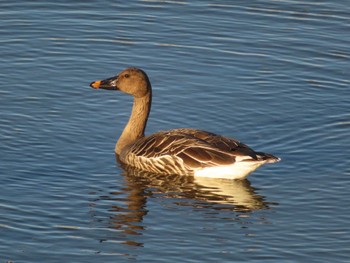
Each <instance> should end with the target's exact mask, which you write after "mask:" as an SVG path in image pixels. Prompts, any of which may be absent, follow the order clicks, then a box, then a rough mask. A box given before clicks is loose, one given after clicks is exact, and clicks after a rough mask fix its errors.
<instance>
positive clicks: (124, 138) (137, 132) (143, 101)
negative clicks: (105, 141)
mask: <svg viewBox="0 0 350 263" xmlns="http://www.w3.org/2000/svg"><path fill="white" fill-rule="evenodd" d="M151 102H152V92H151V90H149V92H148V93H147V94H146V95H145V96H143V97H141V98H136V97H134V104H133V107H132V111H131V116H130V118H129V121H128V123H127V124H126V126H125V128H124V131H123V132H122V134H121V136H120V137H119V140H118V142H117V144H116V146H115V153H116V154H117V155H120V153H121V151H122V150H123V149H124V148H125V147H126V146H128V145H130V144H132V143H134V142H135V141H136V140H137V139H140V138H142V137H144V136H145V129H146V124H147V119H148V115H149V112H150V110H151Z"/></svg>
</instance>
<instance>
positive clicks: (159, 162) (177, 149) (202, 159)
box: [119, 129, 264, 175]
mask: <svg viewBox="0 0 350 263" xmlns="http://www.w3.org/2000/svg"><path fill="white" fill-rule="evenodd" d="M119 158H120V160H121V161H122V162H124V163H126V164H129V165H132V166H134V167H136V168H139V169H142V170H148V171H150V172H156V173H164V172H165V173H167V174H187V175H191V174H193V172H194V171H195V170H196V169H202V168H206V167H213V166H223V165H230V164H233V163H234V162H236V161H238V160H239V161H259V160H260V159H261V160H263V159H262V158H264V156H260V155H259V154H258V153H256V152H254V151H253V150H252V149H250V148H249V147H248V146H246V145H245V144H243V143H240V142H239V141H237V140H234V139H229V138H226V137H223V136H219V135H216V134H214V133H210V132H206V131H201V130H196V129H174V130H170V131H163V132H158V133H155V134H152V135H150V136H147V137H144V138H141V139H139V140H138V141H136V142H135V143H134V144H132V145H131V146H130V147H126V149H125V150H124V151H123V152H122V153H121V155H120V157H119Z"/></svg>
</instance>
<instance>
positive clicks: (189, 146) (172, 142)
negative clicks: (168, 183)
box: [90, 67, 280, 179]
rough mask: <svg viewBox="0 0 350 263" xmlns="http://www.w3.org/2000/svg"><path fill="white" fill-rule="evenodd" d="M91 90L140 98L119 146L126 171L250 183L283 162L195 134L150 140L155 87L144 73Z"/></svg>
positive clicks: (183, 131)
mask: <svg viewBox="0 0 350 263" xmlns="http://www.w3.org/2000/svg"><path fill="white" fill-rule="evenodd" d="M90 86H91V87H92V88H94V89H106V90H119V91H121V92H124V93H127V94H129V95H132V96H133V97H134V101H133V106H132V111H131V115H130V118H129V120H128V122H127V124H126V126H125V128H124V130H123V132H122V133H121V135H120V137H119V139H118V141H117V143H116V146H115V154H116V156H117V159H118V161H119V162H121V163H122V164H123V165H127V166H131V167H134V168H136V169H138V170H143V171H147V172H151V173H156V174H164V175H171V174H176V175H190V176H198V177H212V178H226V179H244V178H246V177H247V176H248V175H249V174H250V173H252V172H253V171H254V170H256V169H257V168H258V167H260V166H261V165H263V164H265V163H275V162H278V161H280V158H278V157H276V156H273V155H272V154H268V153H263V152H255V151H254V150H253V149H251V148H250V147H248V146H247V145H245V144H243V143H241V142H240V141H238V140H236V139H233V138H227V137H224V136H220V135H217V134H214V133H211V132H207V131H203V130H198V129H193V128H178V129H173V130H168V131H160V132H157V133H154V134H151V135H148V136H145V128H146V124H147V120H148V116H149V113H150V110H151V102H152V87H151V83H150V80H149V78H148V76H147V74H146V73H145V72H144V71H143V70H141V69H139V68H135V67H131V68H127V69H125V70H123V71H121V72H120V73H119V74H117V75H116V76H113V77H111V78H107V79H104V80H97V81H93V82H91V83H90Z"/></svg>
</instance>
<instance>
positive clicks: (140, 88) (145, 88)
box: [90, 68, 151, 98]
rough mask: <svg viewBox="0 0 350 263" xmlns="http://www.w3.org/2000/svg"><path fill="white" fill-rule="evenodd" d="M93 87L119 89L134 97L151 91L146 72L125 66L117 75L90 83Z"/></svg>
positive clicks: (142, 95) (139, 96)
mask: <svg viewBox="0 0 350 263" xmlns="http://www.w3.org/2000/svg"><path fill="white" fill-rule="evenodd" d="M90 86H91V87H92V88H94V89H107V90H120V91H122V92H124V93H127V94H130V95H132V96H134V97H135V98H141V97H144V96H146V95H148V94H149V93H150V92H151V84H150V82H149V79H148V77H147V75H146V73H145V72H144V71H143V70H141V69H138V68H127V69H125V70H123V71H122V72H120V73H119V74H118V75H116V76H113V77H111V78H107V79H104V80H96V81H93V82H91V83H90Z"/></svg>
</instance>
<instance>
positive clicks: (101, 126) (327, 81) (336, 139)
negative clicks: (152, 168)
mask: <svg viewBox="0 0 350 263" xmlns="http://www.w3.org/2000/svg"><path fill="white" fill-rule="evenodd" d="M0 6H1V8H0V18H1V24H0V50H1V56H0V62H1V63H0V80H1V84H2V85H1V88H0V178H1V184H0V262H7V261H10V262H14V263H20V262H36V263H37V262H84V263H86V262H236V261H237V262H241V261H245V262H349V258H350V230H349V229H350V223H349V222H350V212H349V209H348V207H349V205H348V201H349V190H348V189H349V188H350V161H349V156H350V148H349V138H350V107H349V105H350V89H349V84H350V78H349V70H350V66H349V65H350V64H349V61H350V60H349V59H350V49H349V47H350V34H349V32H350V6H349V4H348V1H344V0H343V1H342V0H336V1H329V0H324V1H302V0H281V1H272V0H269V1H259V0H254V1H171V0H170V1H156V0H154V1H153V0H143V1H129V2H121V1H90V2H86V1H74V2H72V1H66V0H58V1H27V2H23V1H19V2H16V1H2V2H1V4H0ZM128 66H136V67H140V68H142V69H143V70H145V71H146V72H147V73H148V75H149V78H150V80H151V82H152V85H153V94H154V96H153V105H152V112H151V115H150V119H149V122H148V126H147V133H153V132H156V131H158V130H166V129H171V128H177V127H193V128H200V129H203V130H208V131H212V132H215V133H219V134H222V135H225V136H230V137H235V138H237V139H239V140H241V141H243V142H244V143H246V144H248V145H249V146H251V147H253V148H254V149H256V150H259V151H266V152H270V153H273V154H275V155H277V156H279V157H281V158H282V162H280V163H278V164H274V165H266V166H264V167H262V168H260V169H259V170H257V171H255V172H254V173H253V174H252V175H250V176H249V177H248V180H249V181H248V180H246V181H230V180H215V179H198V178H191V177H178V176H169V177H164V176H157V175H149V174H145V173H139V172H136V171H125V170H123V169H122V168H121V167H120V166H119V164H118V163H117V162H116V160H115V155H114V145H115V142H116V140H117V138H118V136H119V134H120V133H121V131H122V130H123V127H124V124H125V122H126V121H127V119H128V116H129V114H130V108H131V105H132V98H130V97H128V96H127V95H125V94H121V93H118V92H113V91H105V90H93V89H91V88H90V87H89V83H90V82H91V81H94V80H97V79H102V78H106V77H110V76H112V75H114V74H116V73H117V72H119V71H121V70H123V69H124V68H126V67H128Z"/></svg>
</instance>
